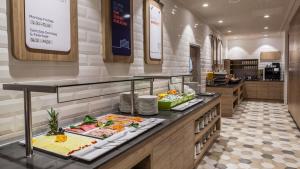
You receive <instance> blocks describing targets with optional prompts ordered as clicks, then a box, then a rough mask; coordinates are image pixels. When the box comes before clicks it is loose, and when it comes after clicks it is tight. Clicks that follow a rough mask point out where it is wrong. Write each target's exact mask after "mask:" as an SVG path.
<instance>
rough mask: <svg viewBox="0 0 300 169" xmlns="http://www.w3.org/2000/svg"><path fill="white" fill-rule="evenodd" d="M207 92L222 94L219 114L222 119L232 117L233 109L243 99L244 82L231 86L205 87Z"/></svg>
mask: <svg viewBox="0 0 300 169" xmlns="http://www.w3.org/2000/svg"><path fill="white" fill-rule="evenodd" d="M206 91H207V92H215V93H220V94H222V96H221V112H222V117H232V115H233V113H234V109H235V108H236V106H237V105H238V104H240V103H241V102H242V100H243V99H244V95H245V94H244V92H245V89H244V82H241V83H239V84H236V85H232V86H230V87H229V86H215V87H210V86H207V87H206Z"/></svg>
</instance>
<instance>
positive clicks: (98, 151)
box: [71, 118, 164, 161]
mask: <svg viewBox="0 0 300 169" xmlns="http://www.w3.org/2000/svg"><path fill="white" fill-rule="evenodd" d="M163 121H164V119H159V118H148V119H145V120H144V121H143V122H141V123H140V125H139V127H137V128H134V127H126V128H125V130H123V131H121V132H119V133H116V134H114V135H112V136H111V137H108V138H106V139H103V140H100V141H99V142H98V143H96V144H94V145H92V146H90V147H87V148H85V149H83V150H81V151H77V152H75V153H74V154H72V155H71V156H72V157H74V158H77V159H81V160H84V161H93V160H95V159H96V158H99V157H100V156H102V155H104V154H105V153H107V152H109V151H111V150H114V149H115V148H117V147H119V146H121V145H122V144H124V143H126V142H128V141H130V140H132V139H134V138H135V137H137V136H139V135H141V134H143V133H145V132H146V131H148V130H150V129H151V128H153V127H155V126H157V125H159V124H161V123H162V122H163Z"/></svg>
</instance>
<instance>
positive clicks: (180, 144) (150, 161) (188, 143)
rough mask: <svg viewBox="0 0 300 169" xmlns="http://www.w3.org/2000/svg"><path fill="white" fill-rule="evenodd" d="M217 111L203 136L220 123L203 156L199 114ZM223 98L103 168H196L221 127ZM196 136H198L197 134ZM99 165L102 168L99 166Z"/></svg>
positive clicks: (186, 117) (140, 144) (211, 102)
mask: <svg viewBox="0 0 300 169" xmlns="http://www.w3.org/2000/svg"><path fill="white" fill-rule="evenodd" d="M211 110H217V117H215V120H212V121H211V122H210V124H209V125H207V126H206V129H205V130H203V132H202V133H203V135H204V134H207V133H208V132H209V129H211V128H212V126H214V125H215V126H217V132H215V133H214V136H213V137H211V138H210V139H209V140H208V142H207V143H206V146H205V148H203V150H202V154H201V156H198V157H199V158H197V159H196V157H195V138H198V139H199V136H200V135H199V134H195V124H196V121H198V119H199V118H200V117H203V115H204V114H206V113H207V112H210V111H211ZM220 113H221V111H220V98H216V99H214V100H212V101H210V102H208V103H206V105H205V106H203V107H201V108H199V109H196V110H194V111H193V112H191V113H189V114H187V115H186V116H185V117H183V118H181V119H180V120H178V121H176V122H174V123H173V124H170V125H169V126H168V127H167V128H165V129H162V130H161V131H160V132H158V133H156V134H155V135H153V136H151V138H148V139H146V140H144V141H143V142H141V143H139V144H137V145H136V146H134V147H132V148H131V149H129V150H128V151H126V152H124V153H123V154H121V155H120V156H118V157H116V158H114V159H112V160H110V161H109V162H108V163H106V164H104V165H103V166H101V167H100V168H101V169H194V168H195V167H196V166H197V164H199V162H201V160H202V158H201V157H203V156H204V155H205V153H207V152H208V151H209V149H210V147H211V146H212V145H213V144H214V142H215V141H216V139H217V138H218V137H219V135H220V130H221V114H220ZM196 136H197V137H196ZM100 168H99V169H100Z"/></svg>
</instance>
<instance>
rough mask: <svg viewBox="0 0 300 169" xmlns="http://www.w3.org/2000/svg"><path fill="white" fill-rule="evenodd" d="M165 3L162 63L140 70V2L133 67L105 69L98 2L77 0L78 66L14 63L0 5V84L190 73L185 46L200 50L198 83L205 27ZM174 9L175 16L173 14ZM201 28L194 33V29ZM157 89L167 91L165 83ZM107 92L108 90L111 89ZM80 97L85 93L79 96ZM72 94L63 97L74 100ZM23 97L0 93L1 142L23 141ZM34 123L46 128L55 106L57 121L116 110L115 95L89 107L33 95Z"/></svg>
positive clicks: (137, 0) (205, 65) (206, 62)
mask: <svg viewBox="0 0 300 169" xmlns="http://www.w3.org/2000/svg"><path fill="white" fill-rule="evenodd" d="M162 2H163V3H164V5H165V6H164V21H165V22H164V31H163V32H164V41H163V42H164V64H163V65H162V66H157V65H144V59H143V49H144V47H143V41H144V38H143V1H142V0H134V18H133V20H134V46H135V49H134V52H135V62H134V63H133V64H105V63H103V61H102V56H103V52H102V45H101V44H102V39H101V10H100V9H101V3H100V1H99V0H78V15H79V16H78V17H79V18H78V20H79V24H78V28H79V53H80V54H79V63H53V62H22V61H18V60H15V59H14V58H13V57H12V56H11V54H10V53H9V49H8V46H9V45H8V36H9V34H8V32H7V28H8V26H7V24H8V21H7V18H8V17H9V16H7V14H8V13H9V11H8V10H7V7H6V0H0V84H2V83H8V82H17V81H24V80H30V81H32V80H35V81H36V80H58V79H66V78H68V79H72V78H73V79H74V78H80V77H91V78H93V77H94V78H99V77H106V76H115V75H119V76H120V75H134V74H143V73H160V72H163V73H167V72H172V73H186V72H187V71H188V58H189V44H190V43H196V44H198V45H200V46H201V63H202V67H201V70H202V82H205V74H204V73H205V72H206V71H207V69H210V44H209V38H208V35H209V33H210V32H211V30H210V29H209V27H208V26H206V25H205V24H203V23H201V21H200V20H199V19H198V18H197V17H195V16H194V15H193V14H192V13H191V12H189V11H187V10H186V9H184V8H182V7H181V6H180V5H179V4H175V3H174V2H173V1H172V0H162ZM173 9H174V10H176V13H175V14H174V15H173V14H172V13H171V12H172V10H173ZM196 23H197V24H199V26H198V28H197V29H195V28H194V25H195V24H196ZM155 86H161V87H165V86H166V83H162V84H160V83H156V85H155ZM113 89H114V88H111V89H110V90H113ZM81 94H84V93H81ZM73 96H74V94H69V95H64V97H73ZM22 97H23V95H22V93H21V92H12V91H3V90H1V89H0V143H5V142H7V141H11V140H15V139H16V138H21V137H22V136H23V129H24V124H23V99H22ZM32 101H33V111H34V112H33V123H34V125H33V126H34V129H35V131H40V130H43V129H45V128H46V127H47V126H46V123H47V113H46V111H45V110H46V109H47V108H50V107H51V106H54V107H55V108H56V109H57V110H59V111H60V112H61V117H60V119H61V121H62V122H70V121H72V120H73V119H74V118H76V117H79V116H84V115H85V114H87V113H91V112H94V111H99V112H100V111H111V110H113V109H114V108H116V103H117V102H118V96H114V97H103V98H98V99H90V101H91V102H86V101H85V102H84V101H80V102H76V104H75V103H63V104H56V95H53V94H51V95H46V94H34V95H33V100H32Z"/></svg>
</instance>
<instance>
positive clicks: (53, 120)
mask: <svg viewBox="0 0 300 169" xmlns="http://www.w3.org/2000/svg"><path fill="white" fill-rule="evenodd" d="M47 111H48V114H49V117H50V118H49V121H48V126H49V129H50V131H49V132H48V134H47V136H54V135H63V134H64V131H63V129H62V128H58V115H59V113H58V112H56V111H55V110H54V109H53V108H51V109H50V110H47Z"/></svg>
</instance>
